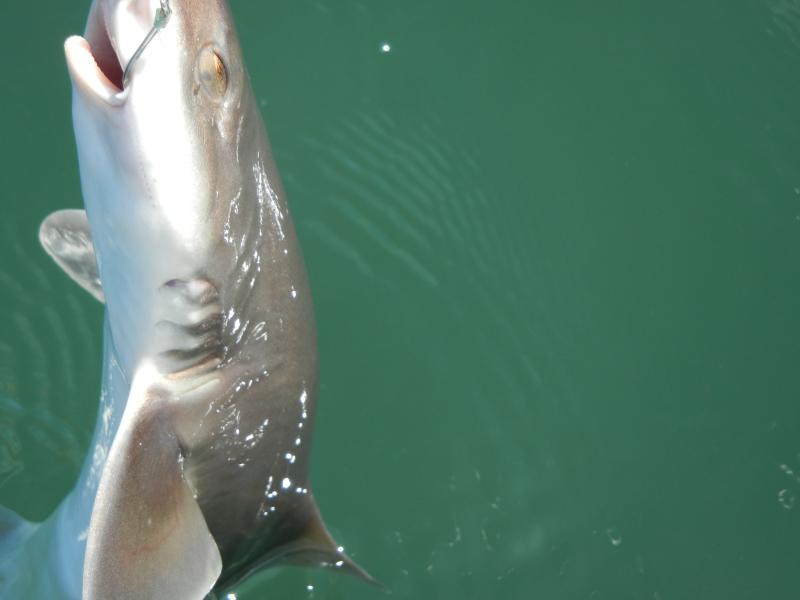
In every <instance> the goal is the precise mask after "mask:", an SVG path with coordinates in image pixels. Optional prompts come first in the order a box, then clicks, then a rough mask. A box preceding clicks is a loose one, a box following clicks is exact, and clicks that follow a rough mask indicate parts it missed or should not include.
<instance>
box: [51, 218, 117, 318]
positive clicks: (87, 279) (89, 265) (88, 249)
mask: <svg viewBox="0 0 800 600" xmlns="http://www.w3.org/2000/svg"><path fill="white" fill-rule="evenodd" d="M39 242H40V243H41V244H42V247H43V248H44V249H45V251H46V252H47V253H48V254H49V255H50V256H51V258H52V259H53V260H54V261H56V264H57V265H58V266H59V267H61V268H62V269H64V272H66V274H67V275H69V276H70V278H72V280H73V281H74V282H75V283H77V284H78V285H79V286H81V287H82V288H83V289H85V290H86V291H87V292H89V293H90V294H91V295H92V296H94V297H95V298H97V299H98V300H99V301H100V302H105V296H104V295H103V288H102V287H101V286H100V274H99V272H98V270H97V259H96V257H95V254H94V245H93V244H92V234H91V230H90V229H89V221H88V219H87V218H86V211H83V210H77V209H75V210H59V211H57V212H54V213H53V214H51V215H48V216H47V218H45V220H44V221H42V224H41V225H40V226H39Z"/></svg>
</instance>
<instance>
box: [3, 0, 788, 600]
mask: <svg viewBox="0 0 800 600" xmlns="http://www.w3.org/2000/svg"><path fill="white" fill-rule="evenodd" d="M176 1H177V0H176ZM233 9H234V13H235V16H236V18H237V21H238V25H239V30H240V36H241V41H242V44H243V47H244V51H245V55H246V58H247V61H248V65H249V70H250V73H251V77H252V80H253V85H254V87H255V90H256V94H257V96H258V98H259V99H261V103H262V107H263V113H264V117H265V120H266V122H267V126H268V128H269V129H270V133H271V137H272V144H273V148H274V151H275V154H276V156H277V160H278V164H279V167H280V169H281V172H282V174H283V178H284V180H285V184H286V187H287V190H288V193H289V199H290V202H291V206H292V209H293V211H294V215H295V220H296V223H297V228H298V233H299V235H300V238H301V241H302V243H303V247H304V251H305V255H306V261H307V264H308V268H309V271H310V277H311V282H312V288H313V291H314V297H315V302H316V306H317V317H318V322H319V329H320V340H321V347H320V353H321V364H322V388H321V396H320V411H319V417H318V428H317V433H316V438H315V442H314V444H315V446H314V454H313V477H314V485H315V490H316V494H317V496H318V498H319V501H320V504H321V506H322V510H323V512H324V514H325V516H326V519H327V521H328V522H329V524H330V526H331V529H332V530H333V532H334V533H335V535H336V536H337V538H338V539H339V540H341V542H342V543H343V544H344V545H345V547H346V548H347V550H348V552H349V553H351V554H352V555H353V556H354V557H355V558H356V559H357V560H358V561H359V562H361V563H362V564H363V565H364V566H365V567H367V568H368V569H369V570H370V571H371V572H372V573H373V574H374V575H375V576H376V577H378V578H379V579H380V580H382V581H383V582H384V583H385V584H386V585H387V586H389V587H390V588H391V589H392V591H393V595H392V596H391V597H392V598H409V599H415V600H424V599H434V598H435V599H440V598H448V599H449V598H453V599H462V598H475V599H488V598H499V599H517V598H520V599H521V598H534V599H544V600H561V599H564V600H571V599H586V600H605V599H612V600H624V599H646V600H673V599H676V600H677V599H681V600H683V599H711V600H716V599H720V600H722V599H725V600H739V599H749V598H752V599H770V600H784V599H786V600H791V599H796V598H798V597H800V590H799V589H798V585H799V584H798V573H800V418H799V417H800V408H798V401H799V400H800V377H799V376H798V360H799V359H800V262H799V261H800V76H799V74H800V0H743V1H741V2H729V1H722V0H695V1H694V2H658V3H656V2H647V1H644V2H643V1H641V0H638V1H633V0H628V1H625V0H623V1H622V2H617V3H615V4H613V5H602V3H598V2H590V1H588V0H583V1H574V0H546V1H538V0H531V1H528V2H521V1H513V0H507V1H506V2H501V3H490V2H478V1H475V0H459V1H458V2H456V1H455V0H411V1H408V2H403V3H398V2H390V1H388V0H375V1H373V2H366V1H364V0H362V1H357V0H339V1H338V2H337V1H333V0H315V1H310V0H270V1H264V0H262V1H255V0H234V2H233ZM87 11H88V2H77V1H71V2H63V1H56V0H46V1H44V2H26V3H20V2H15V3H8V4H7V6H6V7H5V9H4V15H3V18H2V20H0V36H1V38H2V40H3V42H2V49H3V51H2V52H0V74H2V77H1V78H0V92H2V95H1V96H0V103H1V104H0V106H2V111H0V132H2V144H1V147H2V149H0V159H1V161H0V164H2V175H3V184H2V191H0V294H2V295H1V296H0V313H1V314H2V317H0V504H4V505H7V506H10V507H11V508H13V509H15V510H17V511H19V512H21V513H22V514H23V515H24V516H26V517H27V518H30V519H37V520H38V519H43V518H44V517H45V516H47V515H48V514H49V513H50V512H51V511H52V510H53V508H54V507H55V506H56V505H57V503H58V502H59V500H60V499H61V498H62V497H63V496H64V495H65V494H66V493H67V492H68V491H69V489H70V488H71V486H72V485H73V483H74V480H75V478H76V476H77V473H78V469H79V467H80V465H81V463H82V461H83V459H84V454H85V452H86V448H87V445H88V443H89V438H90V434H91V431H92V427H93V424H94V420H95V411H96V407H97V398H98V390H99V375H100V352H101V336H100V325H101V318H102V315H101V308H100V307H99V306H98V305H96V303H94V302H93V300H92V299H91V298H90V297H89V296H88V295H87V294H85V293H84V292H82V291H81V290H79V289H78V288H77V287H76V286H75V285H74V284H72V283H70V282H69V281H68V280H67V278H66V277H65V276H64V275H62V274H61V273H60V272H59V270H58V269H57V268H56V267H55V266H54V265H53V264H51V263H50V261H49V259H47V257H46V256H45V255H44V253H43V252H42V251H41V250H40V249H39V247H38V242H37V240H36V229H37V227H38V224H39V222H40V221H41V219H42V218H43V217H44V216H45V215H46V214H47V213H49V212H51V211H53V210H56V209H59V208H65V207H77V206H80V204H81V196H80V189H79V183H78V174H77V173H78V172H77V164H76V157H75V151H74V142H73V137H72V129H71V121H70V112H69V110H70V109H69V82H68V78H67V74H66V68H65V65H64V61H63V55H62V50H61V44H62V41H63V39H64V38H65V37H66V36H67V35H69V34H71V33H75V32H79V31H81V30H82V27H83V21H84V19H85V15H86V13H87ZM385 44H386V45H387V46H386V47H384V45H385ZM387 50H388V51H387ZM308 586H311V587H312V588H313V589H309V587H308ZM237 594H238V598H239V599H240V600H257V599H266V598H282V599H284V598H285V599H292V598H297V599H306V598H309V599H311V598H317V599H331V600H333V599H345V598H347V599H355V600H359V599H373V598H375V599H377V598H385V597H386V596H384V595H383V594H382V593H380V592H378V591H376V590H374V589H372V588H369V587H367V586H365V585H363V584H361V583H359V582H357V581H354V580H350V579H346V578H343V577H337V576H336V575H331V574H328V573H326V572H312V571H302V570H285V571H280V572H277V573H271V574H270V573H264V574H262V575H259V576H257V577H255V578H253V579H251V580H250V581H249V582H247V583H246V584H244V585H243V586H242V587H241V588H240V589H239V590H237Z"/></svg>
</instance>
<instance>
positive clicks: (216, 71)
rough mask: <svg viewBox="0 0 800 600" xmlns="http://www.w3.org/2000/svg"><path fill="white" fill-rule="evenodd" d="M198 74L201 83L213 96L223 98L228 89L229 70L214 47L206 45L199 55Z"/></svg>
mask: <svg viewBox="0 0 800 600" xmlns="http://www.w3.org/2000/svg"><path fill="white" fill-rule="evenodd" d="M197 74H198V77H199V79H200V84H201V85H202V86H203V89H204V90H205V91H206V93H207V94H208V95H209V96H211V97H212V98H216V99H219V98H222V97H223V96H224V95H225V92H226V91H228V70H227V69H226V68H225V63H224V62H223V60H222V58H221V57H220V55H219V54H218V53H217V51H216V50H214V48H212V47H210V46H206V47H205V48H203V49H202V50H200V56H198V57H197Z"/></svg>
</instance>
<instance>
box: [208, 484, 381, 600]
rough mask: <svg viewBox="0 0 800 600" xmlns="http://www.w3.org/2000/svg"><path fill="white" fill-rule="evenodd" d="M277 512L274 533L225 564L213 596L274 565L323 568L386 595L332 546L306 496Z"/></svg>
mask: <svg viewBox="0 0 800 600" xmlns="http://www.w3.org/2000/svg"><path fill="white" fill-rule="evenodd" d="M278 512H279V513H280V514H281V516H280V525H279V526H278V531H275V532H273V534H272V535H268V536H266V537H265V538H263V539H262V543H261V544H256V545H254V546H253V547H251V549H250V550H249V552H248V553H247V554H245V555H244V556H242V557H240V558H239V559H238V560H231V561H228V563H227V564H226V565H225V568H224V569H223V572H222V575H221V576H220V579H219V581H218V583H217V586H216V587H215V592H217V593H223V592H225V591H228V590H230V589H231V588H232V587H233V586H235V585H236V584H237V583H238V582H240V581H242V580H243V579H245V578H246V577H248V576H249V575H251V574H252V573H255V572H256V571H259V570H261V569H264V568H267V567H272V566H276V565H292V566H298V567H327V568H331V569H334V570H336V571H340V572H342V573H346V574H347V575H352V576H354V577H356V578H358V579H361V580H362V581H365V582H367V583H369V584H371V585H374V586H376V587H378V588H380V589H382V590H384V591H388V589H387V588H386V587H385V586H384V585H383V584H382V583H381V582H379V581H378V580H376V579H375V578H373V577H372V576H371V575H370V574H369V573H367V572H366V571H365V570H364V569H363V568H362V567H361V566H359V565H358V564H357V563H356V562H355V561H354V560H353V559H351V558H350V557H349V556H347V554H345V553H344V550H343V549H342V547H341V546H339V545H338V544H337V543H336V541H335V540H334V539H333V537H332V536H331V534H330V533H329V532H328V529H327V527H325V523H324V522H323V520H322V516H321V515H320V512H319V508H318V507H317V503H316V501H315V500H314V496H313V495H312V494H311V493H310V492H308V493H307V494H306V495H305V498H303V500H302V501H295V502H293V503H291V504H290V505H283V506H281V507H280V508H279V509H278Z"/></svg>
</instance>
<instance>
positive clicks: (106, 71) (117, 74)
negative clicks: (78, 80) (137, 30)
mask: <svg viewBox="0 0 800 600" xmlns="http://www.w3.org/2000/svg"><path fill="white" fill-rule="evenodd" d="M101 6H102V5H101V3H99V2H95V5H94V10H93V11H92V14H91V15H90V17H89V23H88V25H87V27H86V34H85V37H86V41H87V42H88V43H89V47H90V48H91V52H92V57H93V58H94V61H95V63H96V64H97V68H98V69H100V72H101V73H103V75H105V77H106V79H108V81H109V82H110V83H111V84H112V85H113V86H114V87H116V88H117V90H119V91H122V75H123V69H122V65H120V63H119V59H118V58H117V53H116V51H115V50H114V46H113V45H112V44H111V38H110V37H109V35H108V28H107V27H106V22H105V18H104V15H103V12H102V8H101Z"/></svg>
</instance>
